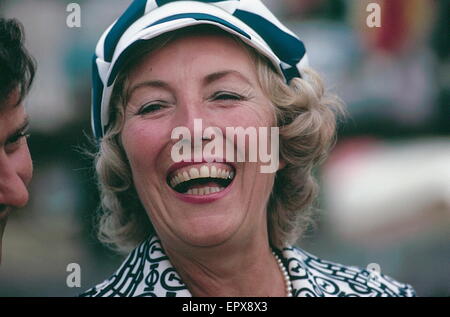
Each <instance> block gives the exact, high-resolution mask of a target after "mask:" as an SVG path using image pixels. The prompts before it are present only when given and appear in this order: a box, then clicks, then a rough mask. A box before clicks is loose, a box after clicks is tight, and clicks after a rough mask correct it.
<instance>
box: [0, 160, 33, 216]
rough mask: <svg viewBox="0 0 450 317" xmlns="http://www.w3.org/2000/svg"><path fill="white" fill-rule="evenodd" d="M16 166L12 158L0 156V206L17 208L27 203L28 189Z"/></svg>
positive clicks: (18, 167) (16, 163)
mask: <svg viewBox="0 0 450 317" xmlns="http://www.w3.org/2000/svg"><path fill="white" fill-rule="evenodd" d="M18 164H20V162H17V161H15V160H14V158H11V157H8V156H7V155H6V154H5V153H1V154H0V205H9V206H12V207H16V208H19V207H23V206H25V205H26V203H27V202H28V189H27V186H26V184H25V180H24V179H23V177H21V173H20V172H21V171H20V166H18Z"/></svg>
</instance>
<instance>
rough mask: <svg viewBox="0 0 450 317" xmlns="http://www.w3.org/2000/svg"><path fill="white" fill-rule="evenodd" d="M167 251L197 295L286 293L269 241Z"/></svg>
mask: <svg viewBox="0 0 450 317" xmlns="http://www.w3.org/2000/svg"><path fill="white" fill-rule="evenodd" d="M262 241H264V240H262ZM266 241H267V240H265V241H264V242H266ZM166 252H167V255H168V256H169V258H170V260H171V262H172V265H174V267H175V268H176V269H177V272H178V273H179V274H180V276H181V278H182V279H183V282H184V283H185V284H186V286H187V287H188V288H189V291H190V292H191V294H192V295H193V296H198V297H203V296H205V297H206V296H217V297H219V296H223V297H246V296H247V297H249V296H254V297H270V296H276V297H283V296H286V288H285V281H284V278H283V275H282V273H281V271H280V268H279V266H278V264H277V262H276V260H275V258H274V256H273V254H272V252H271V249H270V247H269V245H268V243H267V242H266V243H263V242H254V243H250V244H246V245H244V244H240V245H239V246H237V247H236V246H235V247H230V246H228V245H226V244H224V245H220V246H214V247H211V248H205V247H203V248H198V249H195V250H190V252H182V253H181V252H171V250H170V248H169V249H166Z"/></svg>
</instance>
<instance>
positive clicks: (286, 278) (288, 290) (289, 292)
mask: <svg viewBox="0 0 450 317" xmlns="http://www.w3.org/2000/svg"><path fill="white" fill-rule="evenodd" d="M272 254H273V256H274V257H275V260H277V263H278V267H279V268H280V271H281V273H282V274H283V278H284V282H285V284H286V296H287V297H292V286H291V280H290V278H289V274H288V272H287V271H286V268H285V267H284V264H283V262H282V261H281V259H280V258H279V257H278V255H277V254H276V253H275V252H274V251H273V250H272Z"/></svg>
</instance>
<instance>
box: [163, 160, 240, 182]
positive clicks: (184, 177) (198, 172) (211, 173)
mask: <svg viewBox="0 0 450 317" xmlns="http://www.w3.org/2000/svg"><path fill="white" fill-rule="evenodd" d="M204 177H214V178H224V179H233V177H234V172H233V171H232V170H230V168H229V167H226V168H225V167H223V168H220V167H216V166H215V165H210V166H208V165H200V164H198V165H195V166H191V167H188V168H187V169H183V171H181V169H180V171H176V172H175V175H174V176H172V178H171V179H170V186H172V187H175V186H177V185H178V184H180V183H182V182H186V181H188V180H191V179H195V178H204Z"/></svg>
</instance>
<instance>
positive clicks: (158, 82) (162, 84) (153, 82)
mask: <svg viewBox="0 0 450 317" xmlns="http://www.w3.org/2000/svg"><path fill="white" fill-rule="evenodd" d="M142 87H154V88H163V89H166V90H170V86H169V84H168V83H166V82H164V81H162V80H147V81H143V82H140V83H138V84H136V85H133V86H131V87H130V89H129V90H128V93H127V96H128V98H129V97H130V96H131V95H133V93H134V92H135V91H136V90H137V89H139V88H142Z"/></svg>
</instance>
